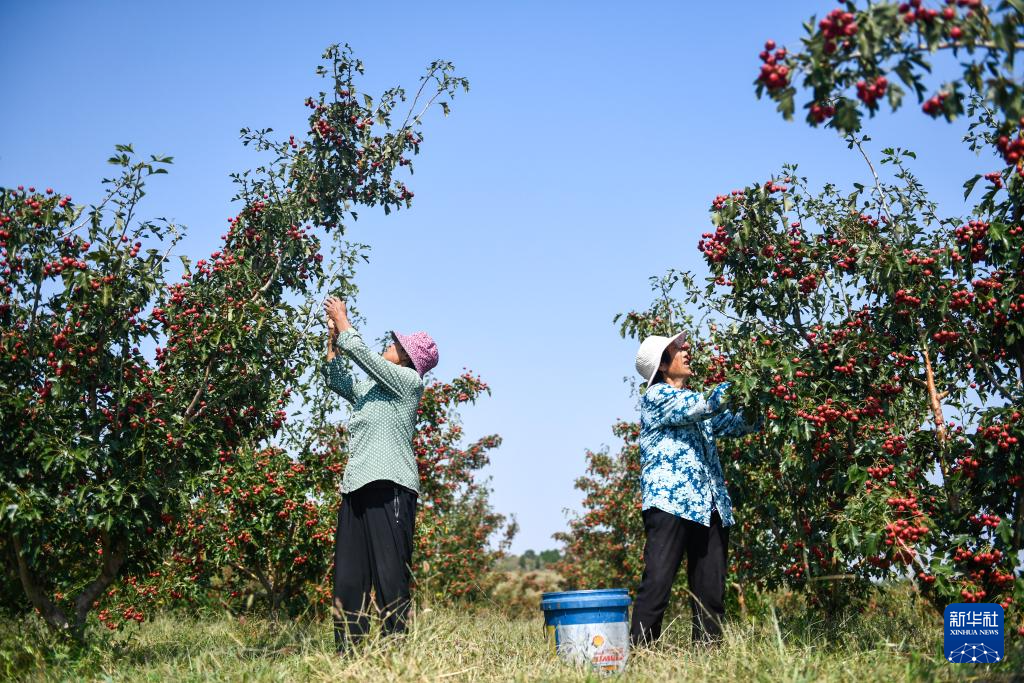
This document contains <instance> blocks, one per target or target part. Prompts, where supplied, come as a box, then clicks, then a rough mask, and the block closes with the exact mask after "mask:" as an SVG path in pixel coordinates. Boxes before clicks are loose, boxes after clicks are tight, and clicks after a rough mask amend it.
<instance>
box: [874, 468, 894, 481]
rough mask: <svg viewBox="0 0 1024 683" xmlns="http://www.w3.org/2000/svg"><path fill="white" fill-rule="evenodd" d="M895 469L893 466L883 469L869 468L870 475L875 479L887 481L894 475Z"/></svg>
mask: <svg viewBox="0 0 1024 683" xmlns="http://www.w3.org/2000/svg"><path fill="white" fill-rule="evenodd" d="M894 469H895V468H894V467H893V466H892V465H882V466H881V467H869V468H868V475H869V476H870V477H871V478H873V479H879V480H881V479H885V478H886V477H888V476H889V475H891V474H892V473H893V470H894Z"/></svg>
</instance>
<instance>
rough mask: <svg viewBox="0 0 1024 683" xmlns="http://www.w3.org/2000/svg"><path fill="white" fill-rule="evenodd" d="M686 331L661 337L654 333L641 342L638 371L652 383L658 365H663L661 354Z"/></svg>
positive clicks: (637, 360)
mask: <svg viewBox="0 0 1024 683" xmlns="http://www.w3.org/2000/svg"><path fill="white" fill-rule="evenodd" d="M684 334H686V332H680V333H679V334H676V335H674V336H672V337H661V336H658V335H654V336H651V337H648V338H647V339H644V340H643V342H642V343H641V344H640V350H639V351H637V352H636V371H637V372H638V373H639V374H640V376H641V377H643V378H644V380H645V381H646V382H647V384H648V385H650V383H651V381H652V380H653V379H654V376H655V375H656V374H658V367H659V366H660V365H661V356H662V354H663V353H665V349H667V348H668V345H669V344H671V343H672V342H674V341H675V340H676V339H678V338H679V337H682V336H683V335H684Z"/></svg>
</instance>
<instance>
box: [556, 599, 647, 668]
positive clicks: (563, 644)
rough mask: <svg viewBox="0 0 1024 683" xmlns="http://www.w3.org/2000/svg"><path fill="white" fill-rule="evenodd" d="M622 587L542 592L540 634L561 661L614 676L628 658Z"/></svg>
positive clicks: (625, 606) (625, 601)
mask: <svg viewBox="0 0 1024 683" xmlns="http://www.w3.org/2000/svg"><path fill="white" fill-rule="evenodd" d="M631 602H632V600H630V598H629V593H628V592H627V591H626V589H625V588H610V589H603V590H589V591H566V592H562V593H544V594H543V595H542V596H541V601H540V608H541V609H542V610H544V632H545V634H546V635H547V638H548V643H549V644H550V646H551V648H552V649H553V650H554V652H556V653H557V654H558V656H559V657H560V658H561V659H562V660H563V661H565V662H570V663H572V664H576V665H578V666H583V667H590V668H591V669H592V670H593V671H598V672H604V673H618V672H621V671H623V670H624V669H625V668H626V660H627V659H628V657H629V621H628V612H629V605H630V603H631Z"/></svg>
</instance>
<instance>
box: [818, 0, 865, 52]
mask: <svg viewBox="0 0 1024 683" xmlns="http://www.w3.org/2000/svg"><path fill="white" fill-rule="evenodd" d="M855 19H856V17H855V16H854V15H853V13H851V12H847V11H846V10H844V9H834V10H832V11H831V12H829V13H828V14H827V15H826V16H825V18H824V19H822V20H821V21H819V22H818V28H820V29H821V34H822V35H823V36H824V37H825V45H824V50H825V54H827V55H830V54H832V53H833V52H835V51H836V49H837V48H838V45H840V44H841V45H842V47H843V49H844V50H849V49H850V48H851V47H853V41H852V40H850V39H851V38H853V36H855V35H857V22H856V21H855ZM840 41H841V42H840Z"/></svg>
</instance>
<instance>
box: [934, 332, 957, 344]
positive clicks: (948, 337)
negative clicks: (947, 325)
mask: <svg viewBox="0 0 1024 683" xmlns="http://www.w3.org/2000/svg"><path fill="white" fill-rule="evenodd" d="M959 338H960V333H959V332H953V331H952V330H939V331H938V332H936V333H935V334H933V335H932V339H934V340H935V341H936V342H938V343H939V344H952V343H953V342H955V341H956V340H957V339H959Z"/></svg>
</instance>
